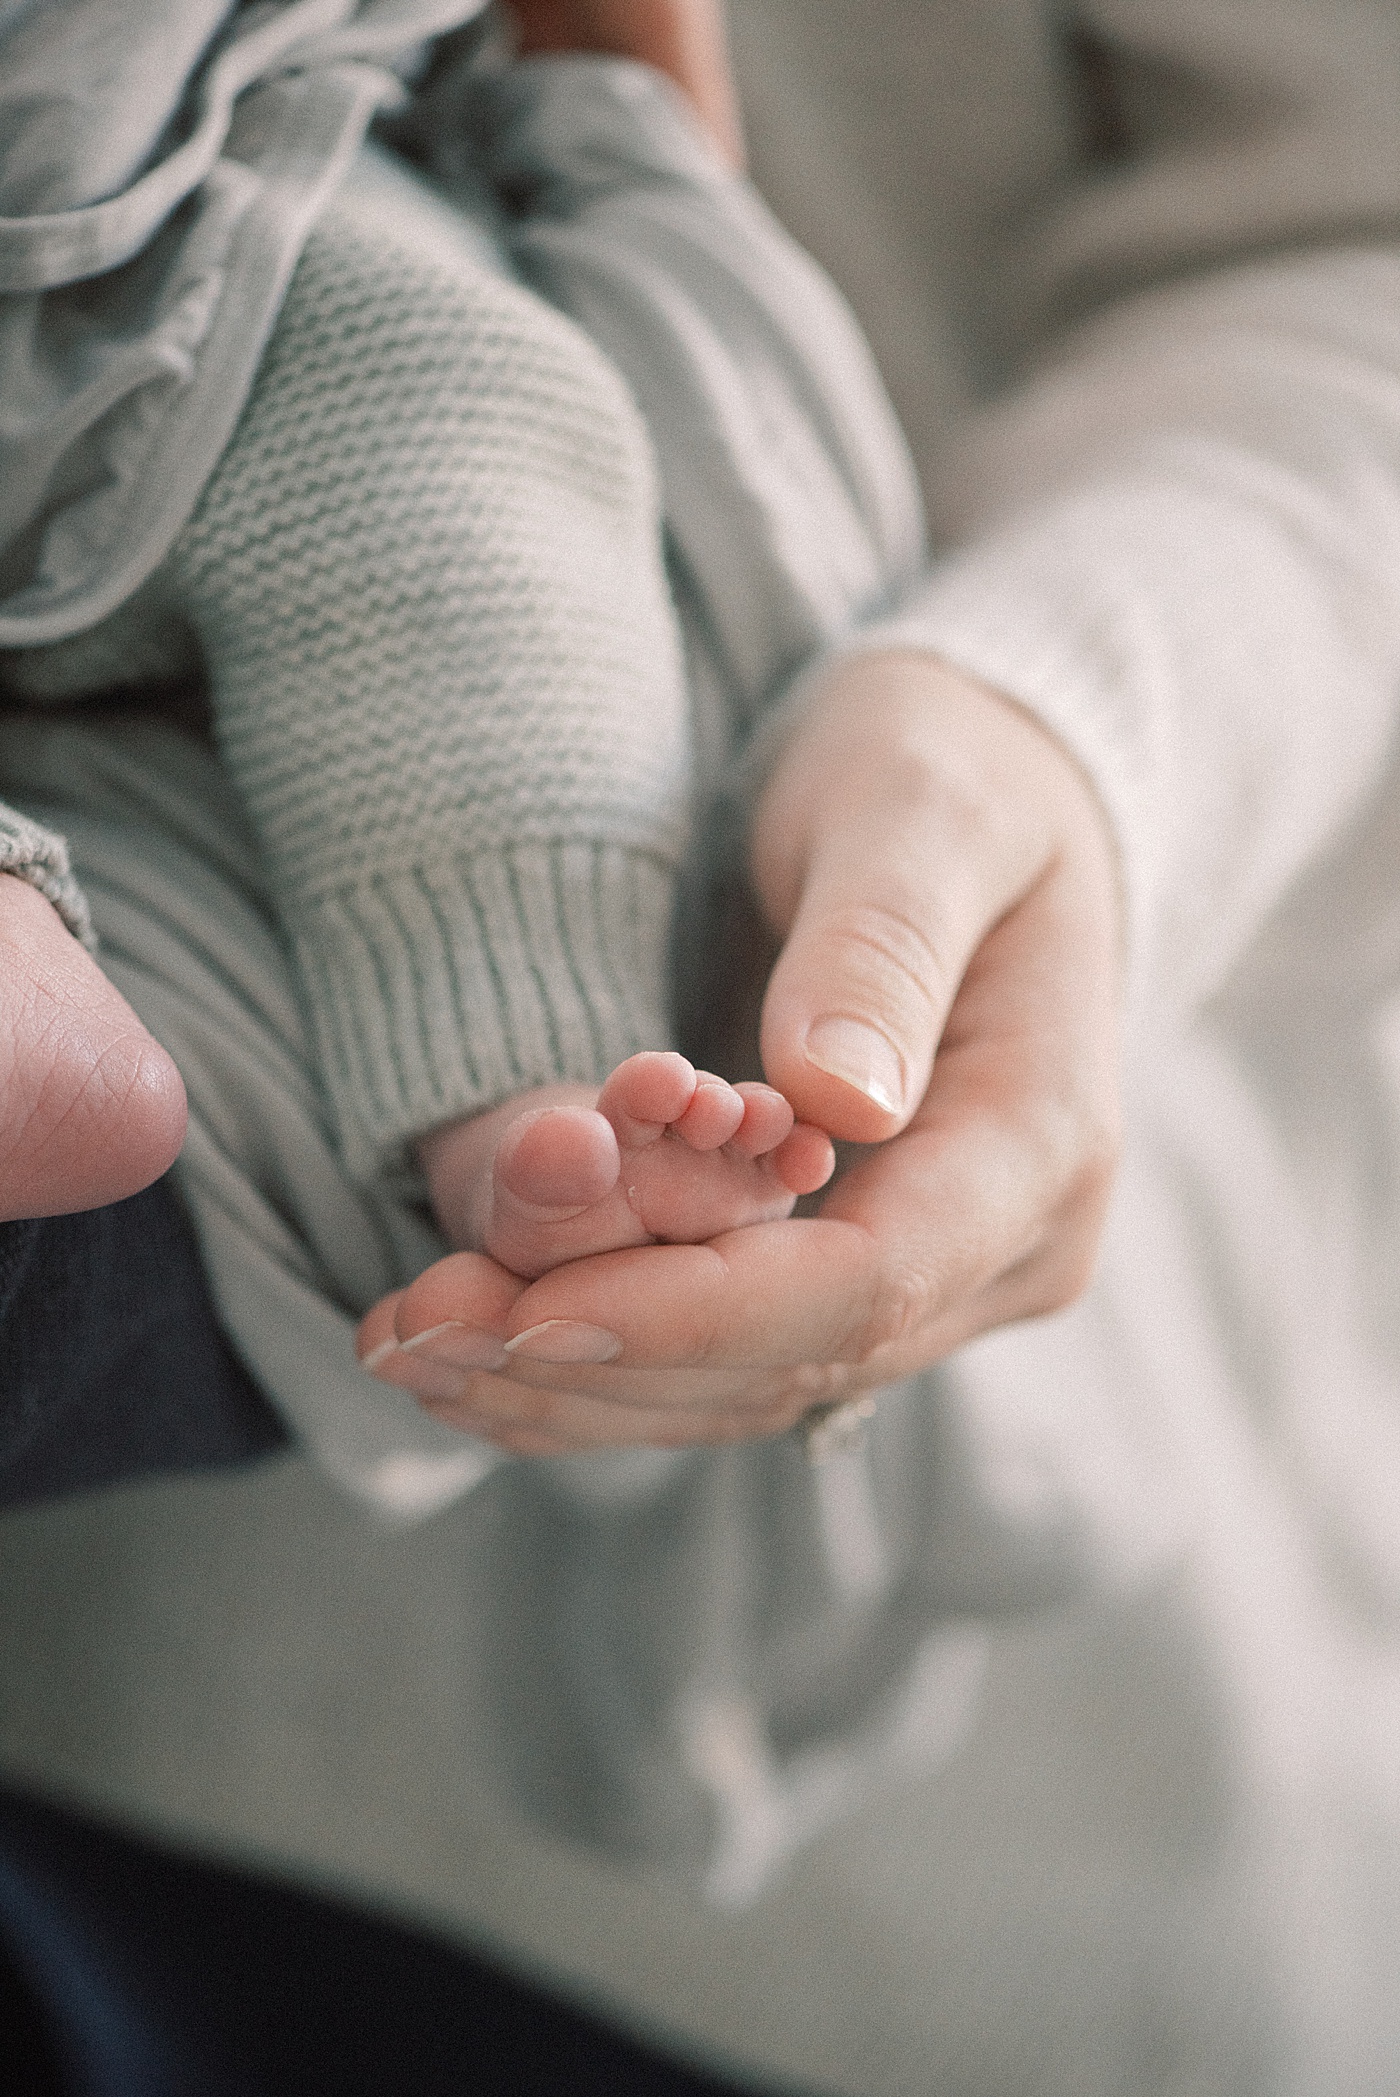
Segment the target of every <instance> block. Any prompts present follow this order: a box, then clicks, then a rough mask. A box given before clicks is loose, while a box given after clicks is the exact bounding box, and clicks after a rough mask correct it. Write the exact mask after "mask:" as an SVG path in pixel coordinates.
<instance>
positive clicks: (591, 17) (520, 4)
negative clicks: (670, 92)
mask: <svg viewBox="0 0 1400 2097" xmlns="http://www.w3.org/2000/svg"><path fill="white" fill-rule="evenodd" d="M508 11H509V13H511V14H512V15H513V16H514V17H515V20H516V23H517V25H518V30H519V49H520V52H521V54H522V56H525V57H528V56H529V55H531V54H532V53H535V52H540V53H543V52H547V51H596V52H599V53H606V54H608V55H609V56H611V57H614V58H635V59H639V60H640V61H641V62H642V64H643V65H650V66H655V67H656V69H657V71H658V72H660V73H665V74H666V75H667V77H668V78H669V79H671V80H673V81H674V82H675V84H676V86H677V87H678V88H679V89H680V91H681V93H682V94H683V95H684V96H685V97H686V98H687V100H688V101H689V102H691V103H692V104H693V106H694V108H695V111H696V114H697V115H698V116H699V118H700V121H701V123H702V124H703V125H704V126H705V128H706V130H707V131H708V132H709V133H710V136H711V137H712V138H713V140H714V142H715V144H716V146H717V147H718V148H719V152H720V155H721V157H722V158H723V159H724V160H725V161H726V162H727V164H728V165H729V166H730V167H732V168H735V169H738V168H742V166H743V165H744V138H743V131H742V129H741V127H740V122H739V104H738V99H737V97H736V95H735V92H734V83H733V78H732V76H731V74H730V70H729V55H728V47H727V42H726V38H725V31H724V9H723V6H722V5H721V0H508Z"/></svg>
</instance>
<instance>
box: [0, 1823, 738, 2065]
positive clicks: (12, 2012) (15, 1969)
mask: <svg viewBox="0 0 1400 2097" xmlns="http://www.w3.org/2000/svg"><path fill="white" fill-rule="evenodd" d="M7 1966H8V1970H6V1969H7ZM0 2062H2V2063H3V2072H0V2088H3V2089H4V2090H5V2092H6V2093H7V2097H726V2093H728V2097H738V2092H739V2090H740V2085H739V2084H737V2083H732V2082H726V2081H721V2080H716V2079H715V2078H714V2077H712V2076H710V2075H709V2074H707V2073H705V2072H703V2071H701V2070H699V2069H696V2068H691V2067H689V2066H686V2065H683V2064H682V2063H681V2062H679V2061H677V2060H674V2059H671V2058H669V2057H668V2056H667V2055H665V2054H664V2053H662V2052H660V2051H659V2050H657V2049H656V2048H654V2047H652V2046H649V2045H647V2044H645V2043H643V2042H641V2041H639V2040H636V2039H633V2038H631V2037H629V2036H627V2035H625V2034H624V2033H622V2032H619V2031H615V2030H613V2029H611V2028H609V2027H608V2026H607V2025H605V2024H604V2023H602V2022H601V2021H600V2020H598V2019H596V2018H594V2017H591V2016H589V2015H588V2014H587V2013H586V2012H584V2011H581V2010H577V2009H574V2008H571V2007H569V2006H568V2005H566V2004H564V2003H561V2002H558V2001H555V2000H553V1999H552V1998H551V1997H549V1996H547V1995H544V1994H542V1993H541V1992H540V1991H539V1990H538V1989H537V1988H534V1987H532V1986H530V1985H529V1983H527V1982H525V1981H522V1980H519V1979H516V1978H514V1977H512V1976H510V1975H507V1974H505V1973H502V1972H500V1971H497V1970H495V1969H493V1968H492V1967H490V1966H488V1965H486V1964H485V1963H484V1962H483V1961H481V1960H479V1959H477V1958H474V1957H472V1956H471V1955H470V1954H468V1953H466V1952H464V1951H462V1950H460V1949H458V1948H457V1947H455V1946H453V1945H449V1944H445V1943H442V1942H439V1941H437V1940H435V1939H433V1938H431V1937H428V1936H425V1935H420V1934H417V1933H415V1932H413V1931H410V1930H407V1929H403V1928H400V1927H398V1926H397V1925H395V1924H393V1923H391V1922H387V1921H384V1920H382V1919H380V1918H378V1917H375V1916H372V1915H368V1914H363V1913H361V1912H359V1911H357V1910H356V1909H353V1908H350V1907H347V1906H342V1905H341V1904H339V1903H338V1902H335V1901H330V1900H324V1899H319V1898H317V1897H315V1896H313V1895H311V1894H308V1893H304V1892H300V1891H297V1890H295V1889H293V1888H290V1887H286V1886H280V1885H276V1884H274V1883H272V1882H270V1881H264V1880H260V1879H257V1878H254V1877H253V1876H251V1875H250V1874H246V1873H243V1872H238V1871H233V1870H229V1869H226V1868H223V1867H216V1866H212V1865H209V1864H204V1863H198V1862H193V1861H191V1860H190V1859H188V1858H183V1857H177V1856H174V1855H171V1854H168V1853H166V1852H165V1851H162V1850H160V1849H157V1848H155V1847H154V1846H152V1845H149V1844H147V1843H144V1842H137V1841H135V1840H133V1839H132V1838H131V1837H129V1836H126V1835H119V1834H116V1833H113V1832H112V1831H111V1830H110V1829H106V1828H101V1827H98V1826H95V1825H92V1824H90V1823H88V1822H86V1821H83V1820H80V1819H78V1818H76V1817H75V1816H72V1815H69V1814H67V1813H61V1812H58V1811H55V1810H54V1809H53V1808H52V1807H50V1806H47V1805H41V1804H38V1803H36V1802H35V1801H33V1800H29V1799H23V1798H19V1797H16V1796H14V1795H13V1794H5V1793H3V1792H0Z"/></svg>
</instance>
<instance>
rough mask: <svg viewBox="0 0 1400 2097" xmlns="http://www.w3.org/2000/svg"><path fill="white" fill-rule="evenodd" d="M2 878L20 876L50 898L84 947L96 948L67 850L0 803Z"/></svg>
mask: <svg viewBox="0 0 1400 2097" xmlns="http://www.w3.org/2000/svg"><path fill="white" fill-rule="evenodd" d="M0 874H18V875H19V877H20V879H21V880H22V881H28V882H29V883H30V884H31V885H32V886H33V887H35V888H37V889H38V891H39V893H40V895H43V896H47V897H48V899H49V901H50V902H51V903H52V904H53V906H54V909H55V910H56V911H57V912H58V914H59V916H60V917H61V918H62V919H63V922H64V923H65V924H66V925H67V927H68V929H69V931H70V932H71V933H72V934H73V935H74V937H75V938H76V939H80V940H81V941H82V942H83V945H84V946H86V947H90V946H92V945H93V944H94V940H93V931H92V916H91V913H90V912H89V910H88V906H87V898H86V897H85V896H84V894H83V892H82V890H81V889H80V888H79V886H78V884H77V881H76V880H75V879H74V876H73V870H72V867H71V866H70V865H69V862H68V847H67V845H66V844H65V843H64V841H63V839H62V838H61V837H58V836H57V835H55V833H54V832H53V831H52V830H46V829H45V828H44V827H43V825H42V824H41V823H32V822H31V821H30V820H29V818H28V816H23V815H20V814H19V813H18V811H17V810H15V809H13V808H6V807H5V805H4V803H3V802H0Z"/></svg>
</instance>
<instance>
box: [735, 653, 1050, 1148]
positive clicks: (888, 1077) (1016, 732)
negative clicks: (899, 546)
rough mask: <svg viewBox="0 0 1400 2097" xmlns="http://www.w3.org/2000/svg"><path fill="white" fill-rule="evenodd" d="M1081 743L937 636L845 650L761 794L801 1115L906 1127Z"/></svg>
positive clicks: (772, 1049) (773, 1074)
mask: <svg viewBox="0 0 1400 2097" xmlns="http://www.w3.org/2000/svg"><path fill="white" fill-rule="evenodd" d="M1069 769H1070V767H1069V760H1068V759H1067V758H1065V757H1064V756H1063V754H1062V753H1061V752H1060V751H1059V750H1058V747H1057V746H1056V745H1054V744H1053V743H1052V742H1051V740H1050V738H1049V737H1048V736H1046V735H1045V733H1044V731H1043V730H1042V729H1040V728H1039V727H1038V726H1037V725H1036V724H1035V723H1034V722H1032V721H1031V720H1030V718H1029V717H1028V716H1027V715H1026V714H1025V713H1024V712H1023V711H1022V710H1021V709H1020V708H1018V707H1016V706H1014V705H1013V704H1012V702H1010V701H1009V700H1006V699H1003V698H1002V697H1001V696H1000V695H999V694H997V693H994V692H991V691H989V690H988V689H986V688H985V687H983V686H981V685H979V684H976V683H975V682H974V681H972V680H970V679H968V678H966V677H964V676H963V675H962V674H961V673H959V672H956V671H953V670H951V669H949V668H948V667H947V666H946V665H944V664H942V663H940V662H938V661H937V660H936V659H935V658H933V657H931V656H921V655H914V654H908V655H901V654H890V655H883V656H872V657H868V658H862V659H859V660H856V661H854V662H851V663H848V664H844V665H841V666H839V667H838V669H837V671H836V673H835V674H834V676H833V678H832V679H831V681H830V683H829V684H828V686H827V687H826V689H825V690H824V691H823V693H821V694H820V695H819V696H818V698H817V699H816V700H815V701H814V702H813V704H812V707H811V708H810V710H809V714H808V716H807V717H806V718H805V719H804V722H803V724H802V725H801V727H800V728H799V730H798V732H797V734H796V735H795V737H794V739H793V742H792V744H791V746H790V747H789V749H788V750H787V751H786V752H785V753H784V756H783V758H782V759H781V761H780V763H779V765H778V767H777V769H776V770H775V773H774V775H773V778H772V780H771V781H770V782H769V784H768V786H767V788H766V790H765V792H764V793H763V795H762V796H761V798H760V801H759V805H758V808H757V810H756V812H755V818H754V825H753V845H752V859H753V869H754V877H755V882H756V885H757V888H758V891H759V896H760V899H761V901H762V903H763V905H764V907H765V909H766V911H767V913H768V915H769V917H770V920H771V921H772V923H773V924H774V927H775V929H776V930H777V931H778V932H779V933H780V934H783V935H785V937H784V945H783V948H782V951H781V953H780V955H779V957H778V960H777V963H776V965H775V967H774V970H773V974H772V978H771V980H770V983H769V986H768V992H767V996H766V998H765V1001H764V1009H763V1022H762V1035H761V1047H762V1053H763V1064H764V1069H765V1072H766V1074H767V1075H768V1077H769V1079H770V1080H771V1082H772V1083H773V1084H774V1085H776V1086H777V1087H778V1089H779V1090H780V1091H782V1092H784V1093H785V1094H786V1095H787V1097H788V1098H789V1099H790V1100H791V1102H792V1104H793V1107H794V1109H795V1110H796V1112H797V1114H798V1115H799V1117H800V1118H802V1119H804V1120H806V1121H810V1122H815V1123H816V1124H817V1125H818V1126H819V1127H821V1128H824V1129H826V1130H828V1131H829V1132H830V1133H831V1134H832V1135H834V1136H839V1137H844V1138H847V1139H848V1140H852V1141H856V1142H875V1141H880V1140H882V1139H884V1138H887V1137H889V1136H891V1135H893V1134H894V1133H896V1131H897V1130H899V1129H902V1128H904V1127H905V1126H906V1125H907V1124H908V1122H909V1119H910V1117H911V1116H912V1115H913V1113H914V1111H915V1109H916V1108H917V1107H918V1105H919V1102H920V1101H921V1100H922V1098H923V1097H924V1094H925V1092H926V1090H927V1088H928V1083H929V1078H930V1073H931V1071H932V1067H933V1060H934V1055H935V1052H936V1050H937V1047H938V1042H939V1040H940V1037H941V1035H942V1032H943V1028H944V1024H945V1022H946V1019H947V1016H948V1013H949V1010H950V1009H951V1007H952V1004H953V1000H954V998H955V997H956V995H957V993H958V989H959V986H960V984H961V981H962V978H963V975H964V972H965V970H966V968H967V965H968V962H969V960H970V958H971V956H972V955H973V953H974V952H975V951H976V950H977V948H978V946H979V944H980V943H981V941H982V939H983V938H984V936H985V934H986V933H987V931H988V929H989V927H990V926H991V925H993V924H994V923H995V922H996V921H997V919H998V918H999V917H1000V916H1001V915H1002V914H1003V913H1004V912H1005V911H1006V910H1007V909H1009V908H1010V907H1011V906H1012V904H1014V903H1015V902H1016V901H1017V900H1018V898H1019V897H1020V896H1021V895H1023V894H1024V893H1025V892H1026V891H1027V889H1028V888H1029V887H1030V885H1031V884H1032V883H1033V882H1034V881H1035V880H1036V878H1037V877H1038V875H1039V874H1040V872H1041V871H1042V870H1043V868H1044V866H1045V865H1046V863H1047V861H1048V859H1049V857H1050V855H1051V853H1052V851H1053V849H1054V822H1053V798H1054V797H1053V795H1050V796H1048V797H1047V795H1046V793H1045V792H1044V791H1043V790H1040V783H1039V782H1038V781H1037V778H1036V776H1035V775H1036V774H1037V773H1038V772H1044V773H1046V774H1047V775H1048V776H1049V777H1050V778H1051V779H1052V780H1053V779H1054V777H1055V775H1056V774H1057V773H1058V772H1059V771H1068V770H1069Z"/></svg>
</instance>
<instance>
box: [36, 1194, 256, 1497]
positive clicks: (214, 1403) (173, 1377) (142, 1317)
mask: <svg viewBox="0 0 1400 2097" xmlns="http://www.w3.org/2000/svg"><path fill="white" fill-rule="evenodd" d="M285 1440H286V1433H285V1430H284V1429H283V1427H282V1426H281V1424H280V1422H279V1421H278V1419H277V1416H276V1414H275V1413H274V1412H273V1411H272V1409H271V1408H270V1407H269V1406H268V1404H267V1403H266V1401H265V1400H264V1399H263V1398H262V1397H261V1396H260V1395H259V1393H258V1391H257V1389H256V1387H255V1386H254V1384H253V1383H252V1381H251V1379H250V1378H249V1377H248V1375H247V1373H246V1372H245V1371H244V1369H243V1368H242V1367H241V1365H240V1364H239V1362H238V1361H237V1359H236V1358H235V1356H234V1354H233V1352H232V1350H231V1349H230V1347H229V1345H228V1343H227V1341H226V1340H225V1339H224V1337H223V1335H222V1334H221V1332H220V1331H219V1328H218V1326H217V1325H216V1324H215V1321H214V1313H213V1309H212V1306H211V1304H210V1301H209V1293H208V1290H207V1288H206V1287H205V1283H204V1277H203V1274H202V1272H201V1270H200V1265H199V1255H198V1252H197V1250H196V1248H195V1242H194V1235H193V1232H192V1231H191V1229H190V1226H189V1224H188V1222H187V1221H186V1219H185V1216H184V1214H183V1212H182V1210H181V1208H180V1206H179V1203H178V1202H177V1200H176V1198H175V1196H174V1194H173V1193H172V1191H171V1189H170V1187H169V1185H168V1184H167V1183H166V1182H165V1181H164V1180H162V1181H159V1182H157V1184H156V1185H155V1186H154V1187H148V1188H147V1189H146V1191H145V1192H144V1193H143V1194H136V1195H133V1196H132V1198H131V1200H130V1201H121V1202H116V1203H114V1204H113V1205H112V1206H111V1207H110V1208H105V1209H90V1210H88V1211H87V1212H86V1213H85V1214H83V1215H79V1216H48V1217H42V1218H40V1219H39V1220H38V1221H36V1222H25V1223H2V1224H0V1507H6V1506H14V1505H16V1504H17V1503H19V1502H21V1501H26V1500H41V1499H46V1498H49V1497H51V1496H53V1495H55V1494H58V1493H71V1492H80V1491H86V1490H89V1489H91V1488H94V1487H97V1486H103V1485H112V1484H115V1483H116V1482H117V1481H118V1480H120V1479H123V1478H135V1477H143V1476H145V1477H149V1476H151V1475H153V1474H155V1473H159V1472H169V1471H194V1470H203V1469H208V1468H209V1467H211V1466H213V1465H218V1464H231V1463H246V1462H248V1461H249V1460H250V1459H251V1458H253V1457H256V1456H261V1455H263V1454H265V1453H266V1452H267V1451H269V1450H272V1449H275V1448H277V1447H278V1446H279V1445H280V1444H281V1443H283V1442H284V1441H285Z"/></svg>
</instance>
